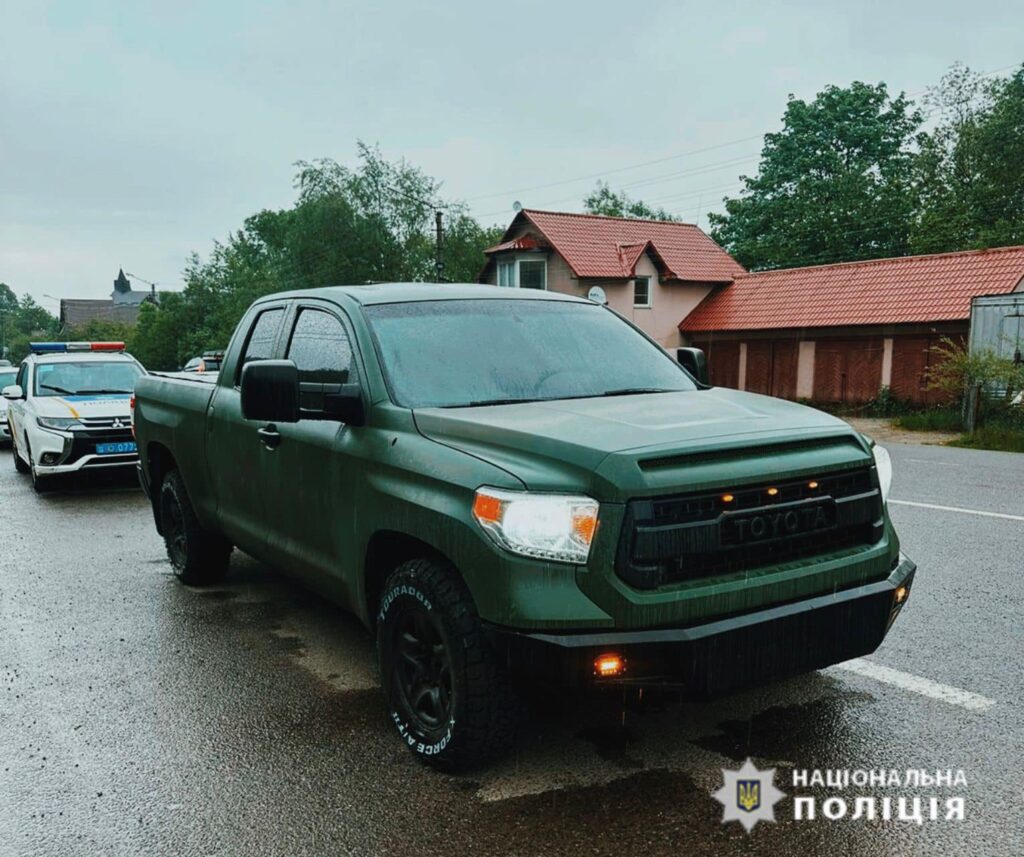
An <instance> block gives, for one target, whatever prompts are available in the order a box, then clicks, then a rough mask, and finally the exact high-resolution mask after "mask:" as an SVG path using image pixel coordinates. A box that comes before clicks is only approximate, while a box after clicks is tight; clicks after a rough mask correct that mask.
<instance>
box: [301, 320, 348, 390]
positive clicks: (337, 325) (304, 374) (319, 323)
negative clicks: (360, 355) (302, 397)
mask: <svg viewBox="0 0 1024 857" xmlns="http://www.w3.org/2000/svg"><path fill="white" fill-rule="evenodd" d="M288 359H289V360H291V361H293V362H294V363H295V367H296V368H297V369H298V370H299V383H300V384H302V383H306V384H310V383H313V384H345V383H348V378H349V373H350V372H351V369H352V344H351V343H350V342H349V338H348V333H347V332H346V331H345V328H344V326H343V325H342V323H341V322H340V321H338V319H337V318H336V317H335V316H333V315H331V314H330V313H328V312H323V311H322V310H317V309H303V310H301V311H300V312H299V318H298V320H297V321H296V322H295V329H294V330H293V331H292V340H291V342H290V343H289V345H288Z"/></svg>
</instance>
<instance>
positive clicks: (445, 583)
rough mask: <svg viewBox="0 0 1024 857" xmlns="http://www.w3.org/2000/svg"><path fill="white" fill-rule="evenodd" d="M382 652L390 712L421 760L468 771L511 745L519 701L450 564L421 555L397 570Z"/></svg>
mask: <svg viewBox="0 0 1024 857" xmlns="http://www.w3.org/2000/svg"><path fill="white" fill-rule="evenodd" d="M377 653H378V657H379V661H380V673H381V685H382V687H383V690H384V695H385V697H386V699H387V706H388V714H389V715H390V719H391V720H392V722H393V723H394V725H395V728H396V729H397V730H398V734H399V736H400V738H401V739H402V741H404V742H405V744H406V746H407V747H408V748H409V750H410V751H411V752H412V754H413V755H414V756H416V757H417V758H418V759H419V760H420V761H421V762H424V763H425V764H427V765H430V766H431V767H434V768H439V769H441V770H446V771H460V770H467V769H470V768H475V767H478V766H480V765H482V764H484V763H486V762H489V761H491V760H492V759H494V758H495V757H497V756H500V755H501V754H502V753H503V752H504V751H505V750H507V749H508V747H509V745H510V744H511V742H512V739H513V736H514V733H515V725H516V721H517V720H518V714H519V704H518V700H517V699H516V697H515V694H514V692H513V689H512V687H511V684H510V682H509V679H508V676H507V675H506V674H505V672H504V670H503V669H502V668H501V665H500V664H499V662H498V659H497V657H496V655H495V652H494V651H493V650H492V648H491V646H490V645H488V642H487V640H486V639H485V637H484V634H483V629H482V628H481V626H480V619H479V617H478V616H477V613H476V608H475V606H474V604H473V599H472V597H471V596H470V593H469V590H468V589H467V588H466V584H465V583H464V582H463V580H462V578H461V576H460V575H459V574H458V572H457V571H456V570H455V569H454V568H452V567H451V566H450V565H448V564H446V563H442V562H438V561H436V560H433V559H417V560H411V561H409V562H406V563H404V564H402V565H401V566H399V567H398V568H397V569H396V570H395V571H394V572H393V573H392V575H391V576H390V577H389V578H388V581H387V583H386V584H385V585H384V590H383V592H382V595H381V601H380V608H379V611H378V615H377Z"/></svg>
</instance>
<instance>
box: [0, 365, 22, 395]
mask: <svg viewBox="0 0 1024 857" xmlns="http://www.w3.org/2000/svg"><path fill="white" fill-rule="evenodd" d="M17 377H18V370H17V369H8V368H6V367H4V368H3V369H0V390H2V389H3V388H4V387H10V386H11V384H13V383H14V379H15V378H17Z"/></svg>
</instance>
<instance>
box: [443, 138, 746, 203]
mask: <svg viewBox="0 0 1024 857" xmlns="http://www.w3.org/2000/svg"><path fill="white" fill-rule="evenodd" d="M762 136H763V135H762V134H755V135H753V136H751V137H741V138H740V139H738V140H729V141H728V142H725V143H718V144H716V145H714V146H705V147H704V148H701V149H690V150H689V151H687V152H679V153H677V154H675V155H668V156H667V157H664V158H655V159H654V160H653V161H643V162H641V163H638V164H629V165H628V166H625V167H616V168H615V169H612V170H604V171H603V172H600V173H591V174H590V175H585V176H576V177H575V178H571V179H561V180H560V181H554V182H547V183H546V184H539V185H532V186H530V187H521V188H517V189H513V190H504V191H500V192H498V193H486V194H482V195H480V196H471V197H469V198H467V199H465V200H463V201H464V202H476V201H477V200H481V199H493V198H494V197H496V196H512V195H514V194H517V193H528V192H530V191H534V190H546V189H547V188H549V187H560V186H563V185H567V184H573V183H574V182H582V181H589V180H591V179H599V178H603V177H604V176H611V175H616V174H618V173H624V172H628V171H629V170H638V169H641V168H642V167H650V166H654V165H655V164H664V163H667V162H668V161H675V160H678V159H679V158H688V157H690V156H691V155H699V154H701V153H703V152H712V151H715V150H716V149H724V148H727V147H728V146H736V145H739V144H740V143H749V142H750V141H751V140H758V139H760V138H761V137H762Z"/></svg>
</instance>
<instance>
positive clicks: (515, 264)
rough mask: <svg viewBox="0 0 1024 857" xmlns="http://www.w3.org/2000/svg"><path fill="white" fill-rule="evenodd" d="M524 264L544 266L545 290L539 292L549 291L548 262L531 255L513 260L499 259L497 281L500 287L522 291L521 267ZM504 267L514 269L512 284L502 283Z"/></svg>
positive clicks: (515, 257) (543, 258)
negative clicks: (534, 263)
mask: <svg viewBox="0 0 1024 857" xmlns="http://www.w3.org/2000/svg"><path fill="white" fill-rule="evenodd" d="M522 262H540V263H541V264H542V265H543V266H544V288H543V289H538V290H537V291H545V292H546V291H547V290H548V260H547V258H546V257H545V256H541V255H539V254H531V255H527V256H514V257H512V258H511V259H499V260H498V263H497V273H496V275H495V276H496V280H497V283H498V285H499V286H500V287H502V288H506V289H520V288H522V286H521V285H520V284H521V282H522V280H521V278H520V276H519V265H520V263H522ZM502 266H508V267H510V268H511V269H512V282H511V283H502V282H501V268H502Z"/></svg>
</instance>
